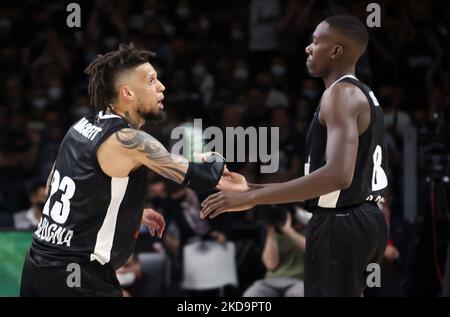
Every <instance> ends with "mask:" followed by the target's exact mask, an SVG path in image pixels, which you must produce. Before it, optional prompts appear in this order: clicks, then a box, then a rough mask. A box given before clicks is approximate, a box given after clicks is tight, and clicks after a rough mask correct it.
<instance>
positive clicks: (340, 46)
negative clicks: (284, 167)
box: [201, 16, 388, 296]
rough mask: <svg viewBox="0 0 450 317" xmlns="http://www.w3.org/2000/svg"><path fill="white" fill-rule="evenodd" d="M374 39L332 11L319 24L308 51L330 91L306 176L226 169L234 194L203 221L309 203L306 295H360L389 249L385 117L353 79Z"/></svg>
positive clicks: (310, 145)
mask: <svg viewBox="0 0 450 317" xmlns="http://www.w3.org/2000/svg"><path fill="white" fill-rule="evenodd" d="M368 39H369V36H368V32H367V29H366V28H365V26H364V25H363V24H362V23H361V22H360V21H359V20H358V19H356V18H354V17H351V16H333V17H329V18H327V19H325V20H324V21H323V22H321V23H320V24H319V25H318V26H317V28H316V29H315V31H314V34H313V37H312V43H311V44H310V45H308V47H307V48H306V53H307V55H308V59H307V62H306V66H307V68H308V71H309V73H310V75H311V76H313V77H321V78H322V79H323V81H324V83H325V87H326V90H325V92H324V93H323V96H322V99H321V101H320V104H319V105H318V107H317V110H316V112H315V114H314V118H313V121H312V123H311V125H310V128H309V132H308V136H307V148H306V155H307V157H306V161H305V162H306V164H305V176H304V177H300V178H297V179H294V180H291V181H288V182H285V183H280V184H267V185H253V184H247V183H246V181H245V178H244V177H243V176H242V175H239V174H236V173H231V172H226V173H227V177H226V178H224V179H223V181H224V182H223V181H222V180H221V184H222V183H223V185H226V186H227V188H228V189H230V188H234V191H227V190H224V191H221V192H218V193H216V194H214V195H211V196H209V197H208V198H207V199H206V200H205V201H204V202H203V204H202V206H203V209H202V214H201V216H202V217H203V218H205V217H208V216H209V217H215V216H217V215H218V214H220V213H222V212H225V211H238V210H245V209H249V208H251V207H253V206H256V205H263V204H281V203H290V202H299V201H305V202H306V205H307V208H308V209H309V210H310V211H311V212H313V217H312V219H311V222H310V223H309V228H308V232H307V238H306V241H307V246H306V260H305V261H306V262H305V295H306V296H361V293H362V291H363V289H364V287H365V285H366V279H365V276H366V273H367V266H368V265H369V264H370V263H376V262H379V261H380V260H381V258H382V256H383V253H384V249H385V247H386V242H387V227H386V223H385V220H384V218H383V215H382V213H381V211H380V210H379V208H378V207H377V205H376V202H377V201H379V200H381V199H382V196H381V194H382V192H383V190H384V189H385V188H386V187H387V185H388V182H387V178H386V174H385V172H384V170H385V159H384V147H383V134H384V122H383V114H382V110H381V107H380V105H379V103H378V101H377V99H376V98H375V95H374V94H373V92H372V91H371V90H370V88H369V87H367V86H366V85H365V84H363V83H362V82H360V81H359V80H358V79H357V78H356V77H355V65H356V62H357V61H358V59H359V58H360V56H361V55H362V54H363V53H364V51H365V50H366V48H367V44H368ZM221 184H219V186H220V185H221ZM230 185H234V186H233V187H230Z"/></svg>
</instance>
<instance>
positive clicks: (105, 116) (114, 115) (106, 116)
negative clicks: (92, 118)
mask: <svg viewBox="0 0 450 317" xmlns="http://www.w3.org/2000/svg"><path fill="white" fill-rule="evenodd" d="M98 117H99V118H100V119H111V118H121V117H120V116H118V115H116V114H103V111H100V112H99V113H98Z"/></svg>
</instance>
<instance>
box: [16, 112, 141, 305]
mask: <svg viewBox="0 0 450 317" xmlns="http://www.w3.org/2000/svg"><path fill="white" fill-rule="evenodd" d="M123 128H130V126H129V124H128V123H127V122H126V121H125V120H124V119H123V118H122V117H120V116H117V115H114V114H106V115H103V114H102V113H98V114H93V115H91V116H89V117H85V118H82V119H80V120H79V121H78V122H77V123H75V124H74V125H73V126H72V127H71V128H70V129H69V131H68V132H67V134H66V136H65V137H64V139H63V141H62V143H61V145H60V148H59V151H58V155H57V159H56V163H55V171H54V174H53V179H52V183H51V190H50V193H49V195H48V198H47V202H46V204H45V207H44V209H43V214H42V218H41V220H40V222H39V225H38V229H37V230H36V232H35V233H34V235H33V242H32V246H31V248H30V251H29V254H28V256H27V259H26V262H25V266H24V270H23V275H22V286H21V295H23V296H77V295H80V296H121V291H120V286H119V283H118V282H117V278H116V276H115V269H117V268H118V267H120V266H121V265H122V264H123V263H124V262H126V260H127V259H128V258H129V256H130V255H131V253H132V252H133V250H134V246H135V243H136V237H137V232H138V230H139V226H140V222H141V218H142V212H143V209H144V200H145V187H146V186H145V184H146V176H147V170H146V167H144V166H142V167H140V168H139V169H137V170H136V171H134V172H132V173H130V175H129V176H128V177H125V178H115V177H110V176H108V175H106V174H105V173H104V172H103V171H102V169H101V168H100V166H99V163H98V160H97V150H98V148H99V146H100V145H101V144H102V143H103V141H105V140H106V138H108V137H109V136H110V135H111V134H112V133H114V132H116V131H118V130H120V129H123ZM111 159H114V158H113V157H112V158H111ZM71 263H74V264H76V265H78V266H79V267H80V268H81V272H80V274H81V280H80V287H76V285H75V286H74V287H69V286H67V277H68V275H69V274H71V273H73V272H75V271H74V270H75V269H74V266H73V265H72V266H70V267H69V268H68V266H69V265H70V264H71ZM75 268H76V266H75ZM75 282H76V279H75V277H74V283H75ZM75 284H76V283H75Z"/></svg>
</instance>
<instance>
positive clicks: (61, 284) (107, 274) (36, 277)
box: [20, 251, 122, 297]
mask: <svg viewBox="0 0 450 317" xmlns="http://www.w3.org/2000/svg"><path fill="white" fill-rule="evenodd" d="M30 252H32V251H30ZM30 252H29V253H28V255H27V257H26V259H25V264H24V266H23V270H22V281H21V285H20V296H21V297H94V296H95V297H98V296H102V297H121V296H122V290H121V288H120V284H119V281H118V280H117V277H116V274H115V271H114V270H113V269H112V267H111V266H109V265H108V264H106V265H101V264H100V263H98V262H97V261H92V262H88V263H80V264H78V265H79V268H80V269H79V270H78V269H77V268H74V266H73V265H72V266H69V267H68V266H66V265H65V266H53V267H42V266H39V265H37V264H36V263H35V261H34V260H33V259H32V256H30ZM76 271H79V273H80V274H79V279H77V277H76V276H75V275H71V274H76Z"/></svg>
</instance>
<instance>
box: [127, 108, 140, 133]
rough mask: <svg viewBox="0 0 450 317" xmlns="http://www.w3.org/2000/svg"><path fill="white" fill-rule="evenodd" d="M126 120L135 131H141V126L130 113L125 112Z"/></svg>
mask: <svg viewBox="0 0 450 317" xmlns="http://www.w3.org/2000/svg"><path fill="white" fill-rule="evenodd" d="M124 114H125V120H127V121H128V123H129V124H130V125H131V127H133V128H134V129H139V124H138V123H137V122H136V121H134V120H133V119H131V116H130V113H129V112H128V111H125V113H124Z"/></svg>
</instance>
